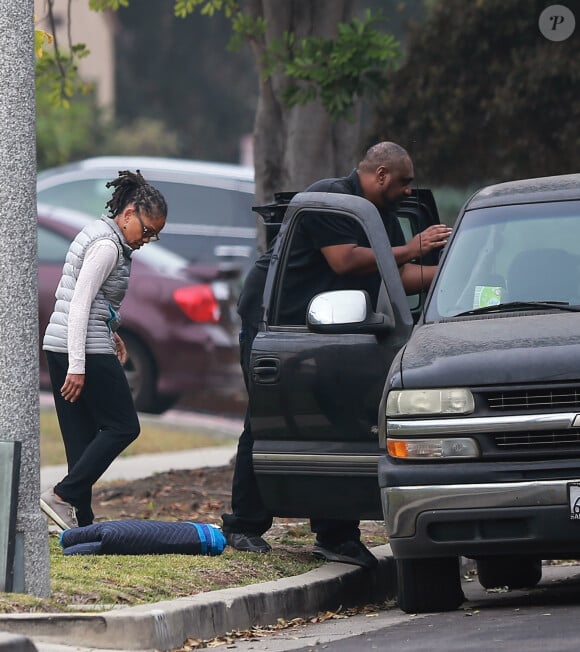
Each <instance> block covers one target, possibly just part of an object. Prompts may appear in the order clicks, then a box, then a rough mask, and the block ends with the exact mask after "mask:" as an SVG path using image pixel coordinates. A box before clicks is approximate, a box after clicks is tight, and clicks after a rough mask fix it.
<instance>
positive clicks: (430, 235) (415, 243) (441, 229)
mask: <svg viewBox="0 0 580 652" xmlns="http://www.w3.org/2000/svg"><path fill="white" fill-rule="evenodd" d="M451 231H452V229H451V227H449V226H447V225H446V224H434V225H433V226H429V227H427V228H426V229H425V230H424V231H421V233H417V235H416V236H414V237H413V238H411V239H410V240H409V242H408V243H407V247H409V250H410V254H411V258H412V259H413V258H420V257H421V256H423V255H424V254H426V253H428V252H430V251H432V250H433V249H438V248H440V247H444V246H445V245H446V244H447V239H448V238H449V236H450V235H451Z"/></svg>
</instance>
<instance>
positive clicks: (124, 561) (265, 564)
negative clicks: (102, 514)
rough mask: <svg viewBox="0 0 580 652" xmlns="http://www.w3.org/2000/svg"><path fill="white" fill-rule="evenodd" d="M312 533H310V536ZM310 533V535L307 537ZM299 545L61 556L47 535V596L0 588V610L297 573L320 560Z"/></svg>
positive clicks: (60, 606) (156, 595)
mask: <svg viewBox="0 0 580 652" xmlns="http://www.w3.org/2000/svg"><path fill="white" fill-rule="evenodd" d="M311 536H312V535H311ZM310 538H311V537H310ZM304 543H305V544H306V545H304V549H303V550H302V549H300V547H298V548H297V549H292V550H290V549H288V548H284V547H278V548H276V549H275V550H273V551H272V552H271V553H269V554H268V555H250V554H248V553H243V552H237V551H234V550H232V549H231V548H229V547H228V548H226V549H225V551H224V552H223V553H222V554H221V555H218V556H215V557H206V556H203V555H102V556H101V555H72V556H65V555H63V553H62V548H61V547H60V545H59V543H58V537H56V536H51V537H50V540H49V545H50V577H51V597H50V598H46V599H43V598H36V597H34V596H30V595H23V594H15V593H0V613H14V612H30V611H61V612H62V611H79V610H83V609H90V610H98V611H105V610H108V609H112V608H113V607H115V606H131V605H136V604H143V603H151V602H158V601H161V600H173V599H175V598H179V597H184V596H191V595H194V594H196V593H201V592H204V591H213V590H217V589H224V588H231V587H235V586H246V585H248V584H254V583H257V582H266V581H270V580H277V579H280V578H283V577H290V576H292V575H299V574H301V573H305V572H307V571H309V570H311V569H313V568H316V567H318V566H320V565H321V563H322V562H319V561H317V560H315V559H314V558H313V557H312V555H311V554H310V546H311V541H308V542H304Z"/></svg>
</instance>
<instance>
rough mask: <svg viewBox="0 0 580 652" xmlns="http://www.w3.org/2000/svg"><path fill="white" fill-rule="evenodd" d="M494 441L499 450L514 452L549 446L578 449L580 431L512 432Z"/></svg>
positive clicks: (497, 436) (576, 429)
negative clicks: (507, 449) (506, 449)
mask: <svg viewBox="0 0 580 652" xmlns="http://www.w3.org/2000/svg"><path fill="white" fill-rule="evenodd" d="M494 440H495V443H496V445H497V446H498V447H499V448H511V449H512V450H513V449H516V448H522V449H526V450H529V449H531V448H542V447H545V446H549V447H550V448H551V449H553V448H554V447H558V446H561V447H565V448H568V447H570V446H572V447H576V446H577V445H578V444H580V429H579V428H574V429H570V430H543V431H540V432H538V431H531V432H510V433H507V434H501V435H495V436H494Z"/></svg>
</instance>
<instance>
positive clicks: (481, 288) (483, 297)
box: [473, 285, 503, 308]
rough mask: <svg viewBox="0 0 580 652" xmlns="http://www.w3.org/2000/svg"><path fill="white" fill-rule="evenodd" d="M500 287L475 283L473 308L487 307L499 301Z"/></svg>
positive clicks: (495, 304)
mask: <svg viewBox="0 0 580 652" xmlns="http://www.w3.org/2000/svg"><path fill="white" fill-rule="evenodd" d="M502 289H503V288H502V287H501V286H498V285H476V286H475V292H474V295H473V307H474V308H487V306H497V305H498V304H499V303H501V291H502Z"/></svg>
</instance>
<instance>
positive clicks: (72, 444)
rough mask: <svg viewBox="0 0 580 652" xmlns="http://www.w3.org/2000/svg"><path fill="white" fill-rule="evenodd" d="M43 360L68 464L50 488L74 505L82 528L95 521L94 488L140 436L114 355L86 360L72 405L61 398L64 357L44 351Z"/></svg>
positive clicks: (123, 373)
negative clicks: (79, 391) (82, 385)
mask: <svg viewBox="0 0 580 652" xmlns="http://www.w3.org/2000/svg"><path fill="white" fill-rule="evenodd" d="M46 358H47V361H48V369H49V372H50V380H51V384H52V393H53V396H54V404H55V407H56V414H57V417H58V422H59V425H60V430H61V433H62V439H63V442H64V448H65V452H66V459H67V464H68V474H67V475H66V476H65V477H64V478H63V479H62V480H61V481H60V482H59V483H58V484H57V485H56V486H55V487H54V490H55V492H56V494H57V495H58V496H60V497H61V498H62V499H64V500H66V501H67V502H68V503H70V504H71V505H74V507H75V508H76V510H77V517H78V522H79V525H80V526H83V525H90V524H91V523H92V522H93V518H94V514H93V510H92V508H91V500H92V489H93V485H94V484H95V482H96V481H97V480H98V479H99V478H100V477H101V475H102V474H103V473H104V472H105V471H106V470H107V468H108V467H109V466H110V465H111V463H112V462H113V460H114V459H115V458H116V457H117V456H118V455H119V453H121V452H122V451H123V450H124V449H125V448H127V446H128V445H129V444H130V443H131V442H132V441H134V440H135V439H136V438H137V437H138V436H139V431H140V426H139V419H138V417H137V412H136V410H135V406H134V404H133V397H132V396H131V390H130V389H129V384H128V383H127V378H126V376H125V372H124V371H123V367H122V366H121V363H120V362H119V360H118V359H117V356H115V355H99V354H94V355H90V354H89V355H87V356H86V363H85V385H84V387H83V391H82V392H81V395H80V397H79V398H78V400H77V401H75V402H74V403H70V402H68V401H65V400H64V399H63V398H62V396H61V394H60V388H61V387H62V386H63V384H64V381H65V378H66V374H67V369H68V355H67V354H66V353H53V352H52V351H46Z"/></svg>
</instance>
